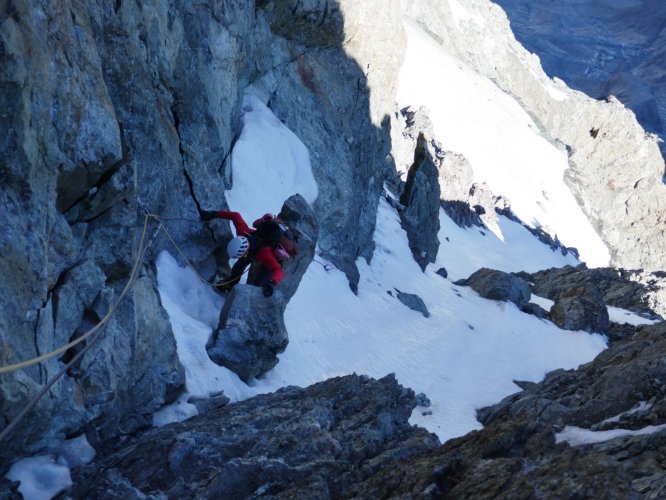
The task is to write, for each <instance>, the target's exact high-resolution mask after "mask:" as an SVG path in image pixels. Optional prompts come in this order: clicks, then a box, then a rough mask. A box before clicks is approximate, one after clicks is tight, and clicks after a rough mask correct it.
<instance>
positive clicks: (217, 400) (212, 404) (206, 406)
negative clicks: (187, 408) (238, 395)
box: [187, 393, 231, 415]
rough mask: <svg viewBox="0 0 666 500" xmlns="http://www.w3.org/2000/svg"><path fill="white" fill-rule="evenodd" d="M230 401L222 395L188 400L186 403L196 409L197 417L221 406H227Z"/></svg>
mask: <svg viewBox="0 0 666 500" xmlns="http://www.w3.org/2000/svg"><path fill="white" fill-rule="evenodd" d="M230 401H231V400H230V399H229V398H228V397H226V396H225V395H224V394H223V393H221V394H216V395H213V396H211V397H209V398H190V399H188V400H187V402H188V403H190V404H193V405H194V406H196V407H197V411H198V412H199V415H202V414H204V413H208V412H209V411H212V410H215V409H217V408H220V407H222V406H225V405H227V404H229V402H230Z"/></svg>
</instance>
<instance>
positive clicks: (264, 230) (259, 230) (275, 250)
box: [201, 210, 295, 297]
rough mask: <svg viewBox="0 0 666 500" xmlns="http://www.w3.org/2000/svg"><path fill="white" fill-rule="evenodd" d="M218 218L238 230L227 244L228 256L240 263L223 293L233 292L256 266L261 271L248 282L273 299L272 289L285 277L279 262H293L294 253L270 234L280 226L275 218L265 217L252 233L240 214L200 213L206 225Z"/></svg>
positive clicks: (252, 274)
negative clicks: (251, 265)
mask: <svg viewBox="0 0 666 500" xmlns="http://www.w3.org/2000/svg"><path fill="white" fill-rule="evenodd" d="M216 218H220V219H226V220H230V221H231V222H232V223H233V225H234V227H235V228H236V237H235V238H233V239H232V240H231V241H229V243H228V244H227V254H228V255H229V258H230V259H238V260H237V261H236V263H235V264H234V265H233V267H232V268H231V275H230V279H229V280H228V281H227V282H226V283H225V285H224V286H222V287H220V289H222V290H223V291H230V290H231V288H233V287H234V285H236V284H237V283H238V282H239V281H240V278H241V276H242V275H243V273H244V272H245V269H246V268H247V266H248V265H250V264H252V263H253V262H256V263H257V264H260V267H259V268H258V269H257V270H256V272H254V271H252V270H251V271H250V275H249V277H248V281H247V282H248V283H249V284H250V285H255V286H259V287H261V288H262V289H263V293H264V297H270V296H271V295H273V288H274V287H275V286H277V284H278V283H279V282H280V280H282V277H283V276H284V272H283V271H282V266H281V265H280V262H282V261H284V260H286V259H288V258H290V257H291V255H292V254H293V253H294V252H295V250H291V249H289V250H287V249H285V246H283V245H281V244H280V242H279V239H278V236H276V235H274V234H271V232H272V231H271V230H272V229H274V226H277V224H276V223H275V222H274V221H273V219H274V217H273V216H272V215H271V214H265V215H264V216H263V217H261V218H260V219H257V220H256V221H254V223H253V224H252V225H253V226H254V229H252V228H250V227H249V226H248V225H247V223H246V222H245V220H243V217H242V216H241V214H240V213H238V212H231V211H227V210H219V211H210V210H204V211H202V212H201V220H202V221H204V222H209V221H211V220H213V219H216ZM267 221H268V222H267ZM292 239H293V236H292Z"/></svg>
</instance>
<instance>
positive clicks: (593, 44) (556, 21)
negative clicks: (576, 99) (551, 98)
mask: <svg viewBox="0 0 666 500" xmlns="http://www.w3.org/2000/svg"><path fill="white" fill-rule="evenodd" d="M497 4H499V5H500V6H502V8H503V9H504V10H505V11H506V13H507V15H508V16H509V19H510V21H511V27H512V29H513V31H514V33H515V35H516V38H517V39H518V40H519V41H520V42H521V43H522V44H523V45H524V46H525V48H526V49H527V50H529V51H530V52H533V53H535V54H537V55H538V56H539V58H540V60H541V64H542V65H543V68H544V70H545V71H546V73H548V74H549V75H551V76H554V77H558V78H561V79H562V80H564V81H565V82H566V83H567V85H569V86H570V87H571V88H574V89H576V90H580V91H582V92H585V93H586V94H587V95H590V96H592V97H595V98H603V97H605V96H608V95H614V96H617V97H618V99H620V101H622V103H623V104H624V105H625V106H627V107H628V108H629V109H631V110H632V111H633V112H634V113H635V114H636V118H637V119H638V121H639V122H640V124H641V125H642V126H643V128H645V130H647V131H648V132H653V133H657V134H659V135H660V137H661V138H662V139H664V138H666V137H665V136H664V132H665V131H666V113H665V112H664V109H666V105H665V103H666V93H664V90H663V87H662V86H660V85H659V84H658V83H657V82H658V81H659V79H660V78H663V75H664V72H665V71H666V67H665V65H664V52H663V46H664V42H665V41H666V39H665V38H664V33H663V30H662V29H661V26H662V23H663V20H664V19H665V18H666V8H665V7H664V4H663V3H662V2H658V1H654V0H652V1H643V2H638V3H635V2H607V3H604V4H588V3H578V4H575V5H572V4H570V3H568V2H563V1H557V2H549V3H548V4H540V5H538V6H535V5H532V4H531V3H529V4H528V2H525V1H524V0H499V1H498V2H497ZM565 12H566V14H565ZM648 12H649V14H648ZM583 27H584V28H583ZM598 133H599V130H598V129H596V132H595V129H593V128H592V129H590V134H598ZM664 147H665V146H664V144H663V143H662V144H661V145H660V148H661V150H662V154H663V153H664V152H666V150H665V149H664Z"/></svg>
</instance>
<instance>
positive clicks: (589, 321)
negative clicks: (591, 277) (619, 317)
mask: <svg viewBox="0 0 666 500" xmlns="http://www.w3.org/2000/svg"><path fill="white" fill-rule="evenodd" d="M550 318H551V319H552V321H553V323H555V324H556V325H557V326H559V327H560V328H562V329H564V330H583V331H586V332H604V331H606V329H607V328H608V322H609V319H608V309H607V308H606V304H605V303H604V301H603V298H602V297H601V294H600V293H599V291H598V290H596V289H595V288H592V287H589V286H580V287H575V288H573V289H571V290H569V291H568V292H567V295H565V296H562V297H560V298H559V299H557V300H556V301H555V304H553V307H551V309H550Z"/></svg>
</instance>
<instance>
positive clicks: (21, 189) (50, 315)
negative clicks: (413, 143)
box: [0, 0, 401, 460]
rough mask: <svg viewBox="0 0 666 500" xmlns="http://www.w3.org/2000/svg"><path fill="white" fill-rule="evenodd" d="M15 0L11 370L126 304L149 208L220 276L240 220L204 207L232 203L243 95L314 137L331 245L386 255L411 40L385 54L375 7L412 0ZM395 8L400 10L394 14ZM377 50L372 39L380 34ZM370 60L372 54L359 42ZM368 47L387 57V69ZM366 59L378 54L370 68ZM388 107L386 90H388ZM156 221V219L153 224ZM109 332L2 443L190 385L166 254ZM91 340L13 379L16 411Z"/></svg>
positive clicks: (9, 122)
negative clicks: (217, 221)
mask: <svg viewBox="0 0 666 500" xmlns="http://www.w3.org/2000/svg"><path fill="white" fill-rule="evenodd" d="M293 7H294V8H292V6H291V5H290V4H289V3H288V2H280V1H278V2H267V1H261V2H257V3H256V4H254V3H252V2H250V3H240V4H239V3H237V2H217V3H214V4H210V5H209V4H207V3H204V4H198V3H196V2H180V1H179V2H138V1H118V2H115V3H108V2H87V3H81V2H76V1H66V2H59V3H57V4H54V3H53V2H38V3H37V4H34V3H33V4H30V5H28V4H25V3H22V2H9V3H5V4H3V6H2V12H1V13H0V26H1V29H0V59H1V64H0V82H1V89H2V91H1V92H0V99H1V102H0V106H1V107H2V109H3V112H2V115H1V116H0V150H1V157H2V164H1V166H0V179H1V182H0V196H1V200H2V206H3V211H4V212H3V215H4V216H3V217H2V218H1V219H2V220H1V221H0V225H1V227H0V245H1V248H2V251H3V259H2V261H1V262H0V276H1V277H0V304H2V312H1V314H0V342H1V343H2V347H3V348H2V355H1V361H2V365H3V366H4V365H9V364H12V363H16V362H19V361H22V360H26V359H30V358H33V357H35V356H38V355H41V354H44V353H47V352H50V351H51V350H52V349H54V348H56V347H59V346H61V345H64V344H66V343H67V342H69V341H70V340H71V339H73V338H75V337H77V336H78V335H80V334H81V333H83V332H85V331H87V330H88V329H89V328H91V326H93V325H94V324H95V323H97V322H98V321H99V320H100V319H101V318H102V317H103V316H104V315H105V314H106V313H107V311H108V310H109V308H110V307H111V305H112V304H114V303H115V301H116V300H117V299H118V297H119V295H120V291H121V290H122V288H123V287H124V285H125V283H126V282H127V279H128V276H129V273H130V269H131V267H132V264H133V263H134V261H135V259H136V258H137V252H138V248H137V246H138V241H139V236H140V228H141V226H142V224H143V214H142V211H141V210H140V209H139V207H138V206H137V200H141V201H142V202H143V203H144V204H145V206H146V207H148V209H149V210H150V211H151V212H152V213H154V214H158V215H160V216H161V217H163V218H171V219H188V220H173V221H171V222H170V223H168V229H169V231H170V233H171V235H172V236H173V237H174V240H175V241H176V243H177V244H178V245H179V247H180V248H181V249H182V250H183V252H184V253H185V255H186V256H187V257H188V259H190V260H191V261H192V262H194V263H195V265H198V266H199V271H200V272H202V273H204V274H205V275H207V276H212V272H213V259H212V258H210V256H211V255H212V253H213V251H214V249H215V247H216V245H217V244H221V243H222V242H223V241H224V240H222V241H220V239H223V238H225V237H227V236H228V234H227V232H226V231H225V230H220V231H216V232H215V233H212V232H209V231H208V230H206V229H205V228H204V226H203V225H201V224H199V223H196V222H194V223H193V222H190V221H191V220H194V221H196V220H198V218H199V210H200V209H213V208H219V207H221V206H223V205H224V194H223V193H224V189H225V188H228V187H229V185H230V182H232V179H230V175H229V172H230V167H229V161H228V159H229V153H230V151H231V149H232V147H233V144H234V138H235V137H236V136H237V134H238V132H239V130H238V123H239V118H240V115H241V111H242V110H241V103H242V97H243V95H244V93H246V92H250V93H253V94H254V95H256V96H259V97H261V98H263V99H264V101H265V102H268V103H269V104H270V106H271V108H272V109H273V111H274V112H275V114H276V115H277V116H278V117H279V118H280V119H282V120H283V121H284V122H285V123H286V124H287V125H288V126H289V127H290V128H291V129H292V130H293V131H294V132H295V133H296V134H297V135H298V136H299V137H300V138H301V140H302V141H303V142H304V143H305V144H306V146H307V147H308V148H309V150H310V152H311V155H312V158H311V160H312V161H311V163H312V167H313V173H314V175H315V178H316V179H317V181H318V183H319V185H320V186H321V187H320V189H319V192H320V196H319V199H318V200H317V203H316V212H317V214H318V219H319V220H318V221H317V222H318V224H319V225H320V227H321V228H322V229H323V230H322V232H321V234H322V237H321V238H320V240H319V247H320V249H321V252H322V253H323V254H324V255H325V256H327V257H328V258H329V259H330V260H332V261H333V262H334V263H335V264H336V265H337V266H338V267H339V268H341V269H343V270H345V272H346V273H347V275H348V276H349V279H350V284H351V286H352V287H355V283H356V280H357V279H358V271H357V270H356V265H355V260H356V258H357V257H359V256H363V257H365V258H367V259H369V258H370V256H371V254H372V238H371V237H372V233H373V230H374V220H375V207H376V205H377V202H378V199H379V194H380V190H381V186H382V181H381V179H382V178H383V177H384V172H385V170H386V167H388V166H390V164H387V163H386V159H385V157H386V156H387V154H388V152H389V147H390V146H389V140H388V130H387V128H386V123H387V122H386V120H384V119H383V117H384V115H386V114H388V110H390V109H392V105H393V103H392V98H391V96H392V94H393V86H392V85H394V83H390V84H389V85H385V86H383V87H382V88H383V89H384V90H383V91H382V92H378V93H373V95H372V97H371V96H370V95H369V92H368V85H369V83H372V84H374V83H376V82H377V81H386V82H395V80H396V74H397V71H398V68H399V60H400V57H401V45H400V44H396V45H395V46H391V48H390V50H383V49H382V50H381V51H377V52H375V50H376V47H377V46H378V44H377V43H374V41H373V40H375V39H376V38H377V36H378V34H377V30H378V29H379V28H378V27H377V26H376V24H375V23H374V19H375V17H376V15H375V14H376V12H377V11H378V9H380V8H381V9H382V11H385V12H389V13H391V16H390V19H389V20H390V24H388V25H383V28H382V29H389V30H390V31H391V32H392V33H396V34H398V39H399V34H400V32H401V28H400V26H399V24H398V23H397V20H398V18H399V8H398V6H397V3H396V2H392V3H391V4H390V5H388V6H386V5H385V3H384V2H372V3H370V4H367V3H366V4H365V5H364V6H363V9H360V8H359V7H358V6H357V5H356V4H355V3H354V2H341V3H339V2H334V1H327V0H323V1H319V2H305V3H304V2H299V3H297V4H296V5H295V6H293ZM386 7H389V8H386ZM373 47H375V48H373ZM349 54H351V55H353V56H354V57H356V58H357V59H358V61H359V62H356V61H355V60H354V59H353V58H352V57H350V55H349ZM370 61H372V65H371V66H370ZM359 63H363V64H364V66H363V67H362V66H360V64H359ZM387 102H388V104H387ZM152 224H153V223H152V222H151V227H150V228H149V233H148V234H149V235H150V231H152V227H153V226H152ZM169 245H170V243H169V241H168V240H167V239H166V238H163V237H159V236H158V237H157V238H156V239H155V240H154V241H153V243H152V246H151V247H150V249H149V251H148V254H147V255H146V258H145V260H144V264H143V265H142V267H141V277H140V278H139V280H138V284H137V285H136V286H135V287H134V288H133V289H132V290H131V292H130V293H129V295H128V297H126V298H125V299H124V302H122V304H121V305H120V307H119V309H118V311H117V312H116V314H115V315H114V316H113V318H112V320H111V322H110V324H109V326H108V328H107V331H106V333H105V334H104V335H103V337H102V339H101V340H100V341H99V342H98V343H97V344H96V345H95V346H94V347H93V348H92V349H91V350H90V351H89V352H87V353H86V354H85V355H84V357H83V361H82V362H81V368H80V369H77V370H76V371H75V372H70V373H68V374H67V375H66V376H65V377H64V378H63V379H62V381H61V382H59V383H58V384H56V386H55V387H54V388H53V389H52V392H51V393H50V396H49V397H48V398H44V399H42V400H40V402H39V403H38V405H37V407H36V410H35V411H34V413H32V414H31V415H30V416H29V417H28V418H26V419H25V420H24V421H23V423H22V425H21V426H20V428H18V429H16V430H15V431H14V434H13V439H12V440H11V444H10V445H8V446H3V449H2V452H0V453H2V455H3V458H4V459H5V460H6V459H8V458H9V457H15V456H17V454H19V453H31V452H36V451H38V450H44V449H49V448H50V447H51V446H54V445H55V444H56V443H57V442H58V441H59V440H61V439H62V438H64V437H65V436H66V435H75V434H77V433H80V432H82V431H83V429H85V428H87V429H89V430H90V429H94V431H95V432H97V433H99V434H100V437H101V438H105V437H109V436H111V435H114V434H115V433H117V432H124V431H128V430H130V429H134V428H137V427H141V426H145V425H147V424H148V423H149V415H150V414H151V413H152V412H153V411H154V410H156V409H157V408H158V407H159V406H160V405H162V404H164V403H165V402H168V401H170V400H171V399H172V398H173V397H175V395H176V394H177V392H178V390H179V389H180V388H181V387H182V384H183V375H182V368H181V366H180V363H179V361H178V358H177V356H176V350H175V342H174V339H173V335H172V333H171V331H170V326H169V323H168V319H167V317H166V313H165V312H164V310H163V309H162V307H161V306H160V303H159V298H158V296H157V293H156V286H155V270H154V267H153V265H152V264H151V263H152V262H154V258H155V256H156V254H157V252H159V251H161V250H163V249H166V248H170V247H169ZM74 353H75V352H74V351H72V352H68V353H66V354H65V356H59V357H56V358H53V359H51V360H49V361H47V362H46V363H44V364H42V365H40V366H33V367H31V368H29V369H27V370H24V371H20V372H16V373H14V374H11V375H3V376H2V378H1V379H0V395H1V396H2V397H1V399H0V415H2V421H3V422H4V423H7V422H8V421H9V420H11V419H12V418H13V417H14V416H15V415H16V414H17V413H18V412H19V410H20V409H21V408H22V407H23V405H24V404H25V403H27V401H28V400H29V398H30V397H31V396H32V395H33V394H35V393H36V392H37V391H38V389H39V387H40V386H41V385H42V384H44V383H45V382H46V381H47V380H48V379H49V378H50V377H51V376H53V375H54V374H55V373H56V372H57V371H58V370H59V368H60V367H61V366H62V364H61V363H62V362H63V361H67V360H68V359H71V357H72V356H73V355H74Z"/></svg>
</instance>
